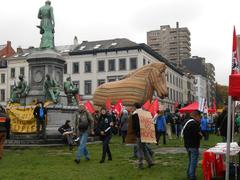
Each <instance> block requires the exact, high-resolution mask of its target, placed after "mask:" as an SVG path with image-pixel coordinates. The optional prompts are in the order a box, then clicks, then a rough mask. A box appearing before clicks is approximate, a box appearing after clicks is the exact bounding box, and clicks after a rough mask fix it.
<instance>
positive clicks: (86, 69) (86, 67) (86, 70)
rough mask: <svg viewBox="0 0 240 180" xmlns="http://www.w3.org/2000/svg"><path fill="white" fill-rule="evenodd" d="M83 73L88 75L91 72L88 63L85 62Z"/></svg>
mask: <svg viewBox="0 0 240 180" xmlns="http://www.w3.org/2000/svg"><path fill="white" fill-rule="evenodd" d="M84 67H85V73H90V72H92V66H91V62H90V61H87V62H85V66H84Z"/></svg>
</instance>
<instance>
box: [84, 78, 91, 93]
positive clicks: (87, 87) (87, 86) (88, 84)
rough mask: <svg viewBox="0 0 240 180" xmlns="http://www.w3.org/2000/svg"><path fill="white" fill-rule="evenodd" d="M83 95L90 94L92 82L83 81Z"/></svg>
mask: <svg viewBox="0 0 240 180" xmlns="http://www.w3.org/2000/svg"><path fill="white" fill-rule="evenodd" d="M84 94H85V95H91V94H92V81H91V80H86V81H84Z"/></svg>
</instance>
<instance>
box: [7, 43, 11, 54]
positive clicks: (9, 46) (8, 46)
mask: <svg viewBox="0 0 240 180" xmlns="http://www.w3.org/2000/svg"><path fill="white" fill-rule="evenodd" d="M10 51H11V41H7V46H6V55H8V54H9V53H10Z"/></svg>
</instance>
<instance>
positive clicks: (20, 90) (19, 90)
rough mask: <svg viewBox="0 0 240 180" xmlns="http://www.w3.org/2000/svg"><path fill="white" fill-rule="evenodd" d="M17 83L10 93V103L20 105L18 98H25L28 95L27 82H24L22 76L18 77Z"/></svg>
mask: <svg viewBox="0 0 240 180" xmlns="http://www.w3.org/2000/svg"><path fill="white" fill-rule="evenodd" d="M18 78H19V82H18V84H17V86H14V87H13V89H12V92H11V100H10V101H11V102H13V103H20V98H25V97H26V96H27V95H28V92H29V87H28V85H27V82H26V81H25V80H24V78H23V75H22V74H20V75H19V76H18Z"/></svg>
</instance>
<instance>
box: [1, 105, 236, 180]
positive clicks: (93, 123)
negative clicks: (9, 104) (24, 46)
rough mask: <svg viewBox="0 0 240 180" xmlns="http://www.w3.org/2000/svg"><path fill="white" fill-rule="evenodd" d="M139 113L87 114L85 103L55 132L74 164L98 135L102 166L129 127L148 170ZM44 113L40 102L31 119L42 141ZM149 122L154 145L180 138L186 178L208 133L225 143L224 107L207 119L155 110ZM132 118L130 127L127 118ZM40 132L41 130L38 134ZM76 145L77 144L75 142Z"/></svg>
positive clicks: (5, 127) (5, 124)
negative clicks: (184, 152)
mask: <svg viewBox="0 0 240 180" xmlns="http://www.w3.org/2000/svg"><path fill="white" fill-rule="evenodd" d="M138 110H141V111H145V110H144V109H142V108H141V105H140V104H138V103H135V104H134V106H133V107H131V108H128V109H126V108H124V107H123V109H122V112H121V114H118V113H117V112H115V111H114V110H113V109H111V110H107V109H106V108H105V107H102V108H101V109H100V111H95V113H89V112H88V111H87V110H86V107H85V106H84V104H80V105H79V109H78V111H77V113H76V116H75V122H73V124H72V125H73V127H72V126H71V121H70V120H66V122H65V124H63V125H62V126H61V127H59V129H58V131H59V132H60V133H61V134H62V136H63V137H64V139H65V140H66V142H67V144H68V146H69V149H70V150H73V146H74V145H75V144H78V148H77V153H76V159H75V160H74V161H75V163H77V164H79V163H80V161H81V159H82V158H83V157H84V158H85V160H87V161H89V160H90V154H89V152H88V149H87V140H88V136H89V135H93V136H98V137H99V138H100V140H101V141H102V155H101V157H99V159H100V161H99V163H105V161H106V157H107V160H108V161H112V160H113V154H112V152H111V148H110V141H111V138H112V136H113V135H119V136H121V141H122V142H121V143H122V144H124V143H126V137H127V133H128V132H127V131H128V130H129V126H130V127H131V128H132V130H133V132H134V135H135V137H136V144H135V145H134V147H133V157H134V158H137V159H138V160H139V161H138V162H139V163H138V167H139V168H140V169H143V160H144V159H145V160H146V161H147V165H148V167H149V168H150V167H152V166H153V165H154V162H153V151H152V149H151V146H150V145H149V144H148V143H143V142H141V135H140V123H139V119H140V118H139V115H138V113H137V112H138ZM46 114H47V112H46V109H45V108H44V107H43V103H41V102H39V103H38V104H37V106H36V108H35V110H34V116H35V118H36V119H37V121H36V124H37V135H38V136H40V132H41V134H42V136H43V138H44V139H45V138H46V134H45V130H46V124H45V116H46ZM152 115H153V118H152V123H153V124H154V127H155V133H156V145H163V146H164V145H165V144H167V143H168V141H171V139H173V138H176V139H178V138H180V137H183V139H184V146H185V148H186V150H187V153H188V157H189V164H188V168H187V176H188V178H189V179H195V178H196V176H195V172H196V166H197V161H198V156H199V152H198V149H199V146H200V139H201V138H202V137H203V139H204V140H206V141H207V140H208V139H209V134H210V133H216V134H218V135H220V136H222V137H223V141H226V134H227V108H226V107H225V108H224V109H223V112H222V113H221V114H219V115H218V116H214V117H213V116H209V115H208V114H206V113H200V112H199V111H194V112H193V113H191V114H189V113H179V111H178V110H177V109H176V110H175V112H174V113H171V111H170V109H166V110H158V111H157V112H156V114H155V115H154V114H152ZM0 116H1V117H3V118H4V121H3V120H2V119H1V120H2V121H0V159H1V158H2V152H3V143H4V140H5V138H6V137H7V138H9V130H10V123H9V118H8V116H7V115H6V112H5V111H4V108H2V109H0ZM130 117H131V119H132V121H131V124H129V122H130V121H129V119H130ZM40 129H41V130H42V131H40ZM239 129H240V115H237V117H236V128H235V130H236V131H239ZM76 142H77V143H76Z"/></svg>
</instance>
